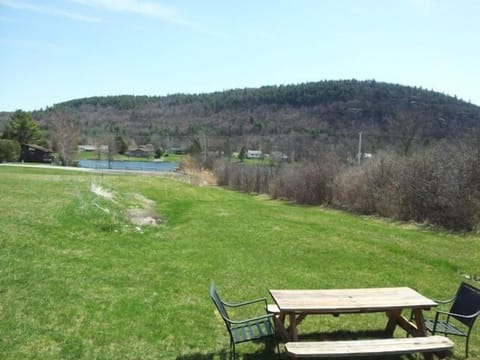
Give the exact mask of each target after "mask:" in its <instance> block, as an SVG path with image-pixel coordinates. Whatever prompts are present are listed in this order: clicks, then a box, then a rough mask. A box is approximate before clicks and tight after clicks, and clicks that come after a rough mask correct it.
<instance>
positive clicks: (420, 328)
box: [413, 309, 427, 336]
mask: <svg viewBox="0 0 480 360" xmlns="http://www.w3.org/2000/svg"><path fill="white" fill-rule="evenodd" d="M413 319H414V320H415V324H416V325H417V334H416V336H427V329H426V328H425V320H424V319H423V312H422V310H421V309H413Z"/></svg>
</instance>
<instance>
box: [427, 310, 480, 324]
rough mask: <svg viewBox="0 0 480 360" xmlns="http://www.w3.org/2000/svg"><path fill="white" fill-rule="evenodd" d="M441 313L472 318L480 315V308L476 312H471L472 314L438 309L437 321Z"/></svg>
mask: <svg viewBox="0 0 480 360" xmlns="http://www.w3.org/2000/svg"><path fill="white" fill-rule="evenodd" d="M439 314H442V315H448V316H455V317H461V318H464V319H471V318H474V317H477V316H479V315H480V310H479V311H477V312H476V313H473V314H470V315H462V314H456V313H452V312H448V311H442V310H437V314H436V316H435V322H436V321H437V319H438V316H439Z"/></svg>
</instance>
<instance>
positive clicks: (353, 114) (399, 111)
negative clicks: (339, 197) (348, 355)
mask: <svg viewBox="0 0 480 360" xmlns="http://www.w3.org/2000/svg"><path fill="white" fill-rule="evenodd" d="M59 111H60V112H63V113H64V114H65V115H66V116H69V117H71V118H72V119H75V120H76V121H77V122H78V124H79V128H80V129H81V135H82V137H83V139H82V141H92V140H93V139H96V138H101V137H102V136H104V135H105V133H115V135H121V136H123V137H124V138H126V139H135V140H136V142H137V143H154V144H155V143H158V142H159V141H160V140H159V139H160V138H162V137H165V136H169V137H170V138H177V139H178V138H181V137H191V136H197V135H199V134H207V135H208V136H209V137H213V138H214V137H216V136H219V137H222V138H224V137H226V136H228V137H229V138H230V139H237V142H238V143H242V142H245V141H248V142H252V141H253V142H254V143H255V144H254V145H257V146H262V142H263V143H264V142H265V138H268V142H269V143H270V146H275V144H277V143H278V142H280V140H278V139H279V138H280V137H281V136H284V135H289V136H293V135H295V136H304V137H305V136H307V137H309V138H314V139H320V140H323V141H327V142H338V141H339V139H341V138H352V139H353V138H356V137H357V136H358V132H360V131H362V132H363V133H364V134H365V136H368V137H369V143H370V144H371V146H373V147H375V148H378V147H383V146H384V145H386V144H392V143H398V144H399V146H400V147H406V148H407V150H408V146H409V145H408V146H407V145H406V144H411V143H412V141H413V140H415V142H419V143H423V142H426V141H431V140H434V139H441V138H445V137H452V136H453V137H458V136H462V135H463V134H465V133H466V132H467V131H469V130H471V129H476V128H478V127H479V126H480V108H479V107H478V106H475V105H473V104H469V103H466V102H464V101H462V100H459V99H457V98H454V97H450V96H447V95H444V94H441V93H438V92H434V91H430V90H425V89H422V88H414V87H407V86H402V85H395V84H388V83H382V82H376V81H356V80H341V81H321V82H311V83H304V84H298V85H280V86H264V87H261V88H252V89H235V90H226V91H222V92H215V93H209V94H175V95H169V96H162V97H156V96H153V97H148V96H129V95H123V96H108V97H91V98H84V99H77V100H71V101H67V102H63V103H60V104H56V105H54V106H53V107H51V108H47V109H46V110H44V111H36V112H34V113H33V116H34V118H35V119H36V120H37V121H39V122H40V123H41V124H46V123H47V121H48V119H49V118H50V117H51V116H52V114H53V113H54V112H59ZM2 119H5V116H3V117H0V121H2ZM0 126H1V123H0ZM246 138H248V140H245V139H246ZM252 139H253V140H252ZM262 139H263V140H262ZM234 141H235V140H234ZM272 144H273V145H272ZM265 146H266V145H265V144H263V147H265Z"/></svg>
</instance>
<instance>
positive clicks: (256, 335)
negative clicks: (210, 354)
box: [210, 284, 280, 359]
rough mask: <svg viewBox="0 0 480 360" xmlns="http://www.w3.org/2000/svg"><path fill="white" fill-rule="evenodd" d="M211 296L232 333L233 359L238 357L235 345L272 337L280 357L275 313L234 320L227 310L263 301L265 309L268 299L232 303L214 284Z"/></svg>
mask: <svg viewBox="0 0 480 360" xmlns="http://www.w3.org/2000/svg"><path fill="white" fill-rule="evenodd" d="M210 297H211V298H212V300H213V303H214V304H215V306H216V308H217V310H218V312H219V313H220V315H221V316H222V319H223V321H224V322H225V325H226V327H227V330H228V333H229V335H230V350H231V352H230V354H231V357H233V359H236V353H235V345H236V344H240V343H244V342H247V341H254V340H262V339H268V338H270V339H272V341H274V342H275V343H276V346H277V354H278V357H279V358H280V349H279V346H278V340H277V337H276V333H275V325H274V321H273V317H274V315H273V314H266V313H265V314H262V315H259V316H255V317H252V318H249V319H243V320H232V319H231V318H230V316H229V315H228V312H227V309H226V308H227V307H230V308H239V307H242V306H246V305H250V304H255V303H263V305H264V309H266V308H267V299H265V298H260V299H255V300H250V301H245V302H241V303H238V304H231V303H227V302H225V301H223V300H222V299H221V298H220V296H219V295H218V293H217V290H216V288H215V285H214V284H211V286H210Z"/></svg>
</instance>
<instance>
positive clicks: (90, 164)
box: [78, 160, 178, 172]
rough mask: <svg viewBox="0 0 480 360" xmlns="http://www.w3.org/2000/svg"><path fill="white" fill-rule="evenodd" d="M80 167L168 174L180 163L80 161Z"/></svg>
mask: <svg viewBox="0 0 480 360" xmlns="http://www.w3.org/2000/svg"><path fill="white" fill-rule="evenodd" d="M78 167H81V168H88V169H111V170H132V171H160V172H168V171H174V170H175V169H177V168H178V163H174V162H161V161H118V160H114V161H107V160H80V161H79V162H78Z"/></svg>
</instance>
